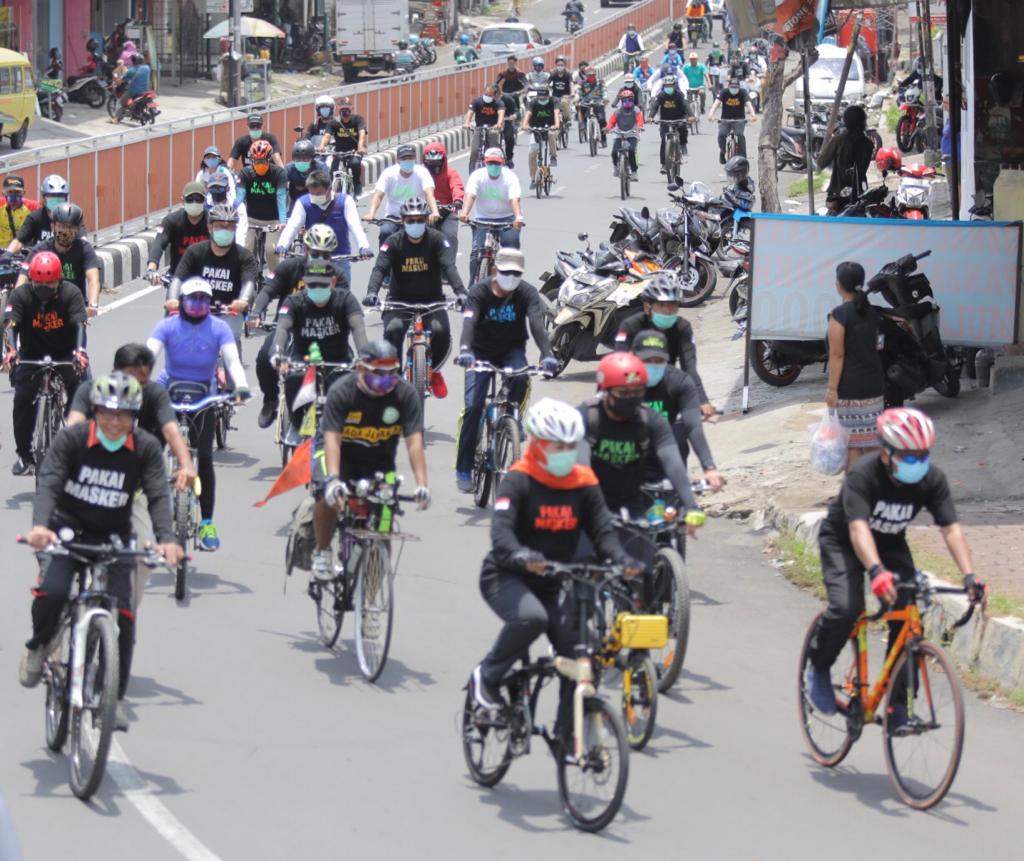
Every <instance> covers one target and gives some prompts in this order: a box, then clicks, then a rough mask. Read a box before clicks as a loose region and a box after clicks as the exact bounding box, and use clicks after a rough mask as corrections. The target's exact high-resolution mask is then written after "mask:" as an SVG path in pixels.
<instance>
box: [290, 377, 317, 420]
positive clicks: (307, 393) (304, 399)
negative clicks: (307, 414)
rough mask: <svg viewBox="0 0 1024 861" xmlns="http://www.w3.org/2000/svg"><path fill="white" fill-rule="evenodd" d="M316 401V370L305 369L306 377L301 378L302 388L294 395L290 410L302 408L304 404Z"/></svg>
mask: <svg viewBox="0 0 1024 861" xmlns="http://www.w3.org/2000/svg"><path fill="white" fill-rule="evenodd" d="M315 400H316V368H306V376H304V377H303V378H302V386H301V387H300V388H299V390H298V392H296V394H295V400H294V401H292V409H293V410H297V409H301V408H302V407H304V406H305V405H306V404H311V403H313V401H315Z"/></svg>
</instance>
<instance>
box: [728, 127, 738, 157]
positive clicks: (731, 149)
mask: <svg viewBox="0 0 1024 861" xmlns="http://www.w3.org/2000/svg"><path fill="white" fill-rule="evenodd" d="M737 149H739V142H738V141H737V140H736V135H735V133H734V132H729V136H728V137H727V138H726V139H725V160H726V161H727V162H728V161H729V159H731V158H733V157H734V156H735V155H736V150H737Z"/></svg>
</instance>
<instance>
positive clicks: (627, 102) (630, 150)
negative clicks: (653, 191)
mask: <svg viewBox="0 0 1024 861" xmlns="http://www.w3.org/2000/svg"><path fill="white" fill-rule="evenodd" d="M643 130H644V112H643V111H642V110H640V108H639V107H637V105H636V102H634V101H633V91H632V90H626V89H624V90H621V91H620V92H619V106H618V108H616V110H615V111H614V112H613V113H612V115H611V116H610V117H608V126H607V127H606V131H609V132H611V133H612V134H613V135H615V142H614V143H613V144H612V173H613V174H614V175H615V176H618V175H619V153H621V152H622V151H623V150H625V151H626V154H627V155H628V156H629V172H630V174H632V177H631V178H632V179H636V171H637V163H636V145H637V143H638V142H639V140H640V132H642V131H643Z"/></svg>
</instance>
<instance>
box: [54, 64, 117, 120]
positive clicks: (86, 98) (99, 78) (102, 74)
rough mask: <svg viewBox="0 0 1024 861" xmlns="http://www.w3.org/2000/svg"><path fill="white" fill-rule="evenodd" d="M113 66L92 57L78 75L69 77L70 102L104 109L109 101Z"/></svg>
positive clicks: (67, 83)
mask: <svg viewBox="0 0 1024 861" xmlns="http://www.w3.org/2000/svg"><path fill="white" fill-rule="evenodd" d="M110 76H111V66H110V64H109V63H107V62H106V61H105V60H104V59H103V58H102V57H101V58H100V60H99V63H97V61H96V60H95V59H93V58H92V57H90V59H89V62H87V63H86V64H85V65H84V66H82V68H81V69H79V70H78V74H77V75H69V76H68V79H67V81H66V82H65V85H66V87H67V91H68V101H71V102H79V103H81V104H85V105H88V106H89V107H90V108H102V107H103V103H104V102H105V101H106V100H107V88H108V85H109V83H110Z"/></svg>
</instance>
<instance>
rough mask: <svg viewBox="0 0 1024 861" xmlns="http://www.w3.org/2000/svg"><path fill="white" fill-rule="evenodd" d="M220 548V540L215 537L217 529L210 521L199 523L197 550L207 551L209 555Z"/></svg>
mask: <svg viewBox="0 0 1024 861" xmlns="http://www.w3.org/2000/svg"><path fill="white" fill-rule="evenodd" d="M219 547H220V538H219V537H218V535H217V527H216V526H214V525H213V521H212V520H200V521H199V549H200V550H209V551H210V552H211V553H212V552H213V551H214V550H217V549H218V548H219Z"/></svg>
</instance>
